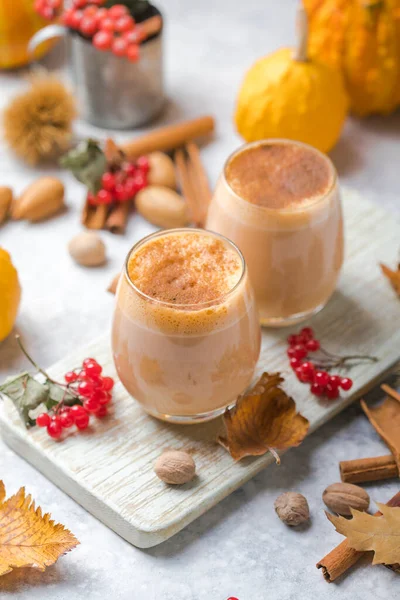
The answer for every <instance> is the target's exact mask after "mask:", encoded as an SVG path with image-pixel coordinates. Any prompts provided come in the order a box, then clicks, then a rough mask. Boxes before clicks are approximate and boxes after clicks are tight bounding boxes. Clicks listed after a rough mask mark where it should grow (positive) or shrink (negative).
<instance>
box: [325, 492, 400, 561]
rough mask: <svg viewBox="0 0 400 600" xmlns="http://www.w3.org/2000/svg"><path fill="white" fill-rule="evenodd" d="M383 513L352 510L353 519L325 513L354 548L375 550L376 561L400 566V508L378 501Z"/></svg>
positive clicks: (363, 550) (360, 550)
mask: <svg viewBox="0 0 400 600" xmlns="http://www.w3.org/2000/svg"><path fill="white" fill-rule="evenodd" d="M377 505H378V507H379V510H380V512H381V513H382V516H380V517H376V516H374V515H369V514H368V513H365V512H360V511H358V510H354V509H352V510H351V513H352V515H353V518H352V519H350V520H349V519H346V518H344V517H337V516H335V515H330V514H328V513H325V514H326V516H327V518H328V519H329V521H330V522H331V523H333V525H334V526H335V528H336V531H337V532H338V533H341V534H342V535H345V536H346V537H347V541H348V543H349V546H350V547H351V548H354V550H357V551H359V552H367V551H368V550H372V551H373V552H375V555H374V560H373V564H386V565H395V566H396V567H397V565H396V564H395V563H399V562H400V508H391V507H389V506H386V504H378V503H377Z"/></svg>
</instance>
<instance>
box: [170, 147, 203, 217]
mask: <svg viewBox="0 0 400 600" xmlns="http://www.w3.org/2000/svg"><path fill="white" fill-rule="evenodd" d="M174 158H175V166H176V171H177V175H178V179H179V183H180V186H181V189H182V193H183V195H184V198H185V200H186V203H187V205H188V209H189V218H190V221H191V222H192V223H194V225H196V227H201V217H202V212H201V210H200V206H199V204H198V200H197V196H196V190H195V187H194V180H193V177H192V174H191V172H190V170H189V165H188V164H187V161H186V158H185V154H184V152H183V150H181V149H179V150H177V151H176V152H175V156H174Z"/></svg>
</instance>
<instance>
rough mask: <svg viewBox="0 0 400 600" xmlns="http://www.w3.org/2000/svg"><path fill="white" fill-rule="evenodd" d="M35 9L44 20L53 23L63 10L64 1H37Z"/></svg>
mask: <svg viewBox="0 0 400 600" xmlns="http://www.w3.org/2000/svg"><path fill="white" fill-rule="evenodd" d="M33 7H34V9H35V12H37V14H38V15H40V16H41V17H42V18H43V19H45V20H46V21H52V20H53V19H55V18H56V16H57V14H58V12H59V11H60V9H61V8H62V0H35V3H34V5H33Z"/></svg>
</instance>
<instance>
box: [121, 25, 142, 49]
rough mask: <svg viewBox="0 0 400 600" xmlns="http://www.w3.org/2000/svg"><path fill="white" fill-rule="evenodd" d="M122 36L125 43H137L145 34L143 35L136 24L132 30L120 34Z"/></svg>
mask: <svg viewBox="0 0 400 600" xmlns="http://www.w3.org/2000/svg"><path fill="white" fill-rule="evenodd" d="M122 37H123V38H124V40H125V41H126V43H127V44H135V45H139V44H140V42H141V41H142V40H143V39H144V37H145V36H144V37H143V32H142V31H141V30H140V29H139V26H138V25H136V27H135V29H134V30H133V31H125V32H124V33H123V34H122Z"/></svg>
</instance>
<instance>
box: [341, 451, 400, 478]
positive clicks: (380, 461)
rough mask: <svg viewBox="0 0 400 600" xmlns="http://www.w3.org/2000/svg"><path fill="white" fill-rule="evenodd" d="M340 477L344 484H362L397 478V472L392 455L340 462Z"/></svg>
mask: <svg viewBox="0 0 400 600" xmlns="http://www.w3.org/2000/svg"><path fill="white" fill-rule="evenodd" d="M339 470H340V476H341V479H342V481H344V482H345V483H364V482H366V481H380V480H381V479H392V478H394V477H399V470H398V468H397V464H396V461H395V460H394V458H393V456H392V454H389V455H387V456H374V457H373V458H357V459H356V460H342V461H341V462H340V463H339Z"/></svg>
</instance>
